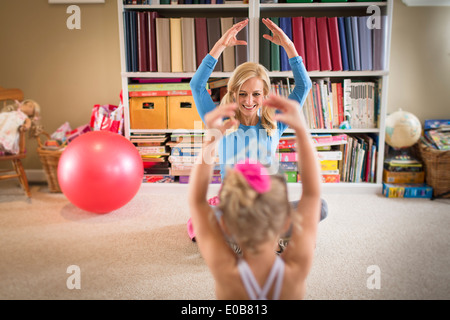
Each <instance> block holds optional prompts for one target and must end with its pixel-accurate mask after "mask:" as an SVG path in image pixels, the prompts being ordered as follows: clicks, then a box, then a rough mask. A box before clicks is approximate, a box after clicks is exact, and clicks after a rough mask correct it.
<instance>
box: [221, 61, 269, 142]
mask: <svg viewBox="0 0 450 320" xmlns="http://www.w3.org/2000/svg"><path fill="white" fill-rule="evenodd" d="M254 77H257V78H259V79H261V80H262V81H263V84H264V88H263V90H264V92H263V94H264V96H267V95H269V91H270V78H269V73H268V71H267V69H266V68H265V67H264V66H263V65H261V64H259V63H255V62H245V63H243V64H241V65H239V66H238V67H237V68H236V69H235V70H234V72H233V74H232V75H231V77H230V80H229V81H228V86H227V93H226V94H225V95H224V96H223V98H222V101H221V102H220V104H226V103H233V102H236V101H238V95H239V91H240V90H241V87H242V85H243V84H244V82H246V81H247V80H249V79H251V78H254ZM274 114H275V111H274V110H273V108H268V107H266V106H262V108H261V125H262V127H263V128H264V129H266V132H267V134H268V135H269V136H272V134H273V133H274V132H275V130H276V128H277V123H276V121H274V120H273V116H274ZM236 119H237V120H239V122H241V120H242V119H241V114H240V112H239V109H237V111H236ZM235 129H237V128H235Z"/></svg>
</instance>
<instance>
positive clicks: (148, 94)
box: [128, 90, 211, 98]
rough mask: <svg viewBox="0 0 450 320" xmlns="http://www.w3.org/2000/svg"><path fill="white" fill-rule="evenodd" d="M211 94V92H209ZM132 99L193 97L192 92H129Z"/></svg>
mask: <svg viewBox="0 0 450 320" xmlns="http://www.w3.org/2000/svg"><path fill="white" fill-rule="evenodd" d="M208 92H209V94H211V90H208ZM128 96H129V97H130V98H131V97H168V96H192V90H149V91H129V92H128Z"/></svg>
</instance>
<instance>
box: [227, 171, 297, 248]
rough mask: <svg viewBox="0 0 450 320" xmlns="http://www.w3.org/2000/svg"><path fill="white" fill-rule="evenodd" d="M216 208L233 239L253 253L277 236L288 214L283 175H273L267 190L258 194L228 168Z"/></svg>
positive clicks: (288, 204)
mask: <svg viewBox="0 0 450 320" xmlns="http://www.w3.org/2000/svg"><path fill="white" fill-rule="evenodd" d="M218 208H219V210H220V211H221V212H222V214H223V221H224V223H225V225H226V227H227V229H228V231H229V232H230V233H231V235H232V237H233V239H234V240H235V241H236V242H237V243H238V244H240V245H241V246H242V247H244V248H245V249H247V250H249V251H252V252H255V253H256V252H258V251H257V250H258V246H259V245H260V244H262V243H264V242H266V241H268V240H271V239H274V238H275V237H276V236H279V235H280V233H281V232H282V231H283V227H284V226H285V223H286V221H287V219H288V218H289V217H290V215H291V205H290V203H289V199H288V193H287V185H286V181H285V180H284V178H283V177H282V176H279V175H272V176H271V187H270V190H269V191H267V192H264V193H258V192H257V191H255V190H254V189H253V188H252V187H250V185H249V184H248V183H247V181H246V179H245V178H244V176H243V175H242V174H241V173H240V172H238V171H236V170H233V169H228V171H227V174H226V178H225V180H224V183H223V185H222V189H221V191H220V193H219V205H218Z"/></svg>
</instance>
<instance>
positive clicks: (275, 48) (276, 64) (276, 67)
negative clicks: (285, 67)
mask: <svg viewBox="0 0 450 320" xmlns="http://www.w3.org/2000/svg"><path fill="white" fill-rule="evenodd" d="M269 19H270V20H272V21H273V23H275V24H276V25H277V26H278V25H279V18H278V17H271V18H269ZM264 40H265V39H264ZM266 41H267V40H266ZM269 70H270V71H280V48H279V45H277V44H275V43H273V42H272V41H270V69H269Z"/></svg>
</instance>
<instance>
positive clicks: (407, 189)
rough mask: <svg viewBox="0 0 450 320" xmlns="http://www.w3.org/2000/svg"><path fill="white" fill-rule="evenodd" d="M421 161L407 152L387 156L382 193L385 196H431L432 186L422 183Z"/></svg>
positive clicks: (423, 175) (423, 177) (423, 179)
mask: <svg viewBox="0 0 450 320" xmlns="http://www.w3.org/2000/svg"><path fill="white" fill-rule="evenodd" d="M424 181H425V173H424V171H423V165H422V163H421V162H420V161H419V160H417V159H414V158H412V157H411V156H409V155H407V154H400V155H397V156H394V157H390V158H387V159H386V160H385V161H384V169H383V195H384V196H385V197H387V198H428V199H429V198H431V197H432V194H433V188H432V187H431V186H429V185H427V184H425V183H424Z"/></svg>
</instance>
